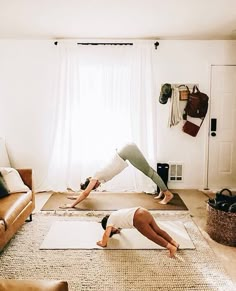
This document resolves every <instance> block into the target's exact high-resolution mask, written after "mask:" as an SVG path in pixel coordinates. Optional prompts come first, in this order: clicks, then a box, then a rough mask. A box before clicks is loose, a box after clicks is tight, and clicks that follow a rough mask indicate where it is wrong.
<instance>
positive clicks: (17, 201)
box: [0, 169, 35, 252]
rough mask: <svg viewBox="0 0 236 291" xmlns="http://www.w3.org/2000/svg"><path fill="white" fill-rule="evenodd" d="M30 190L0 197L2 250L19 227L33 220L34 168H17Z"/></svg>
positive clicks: (0, 240)
mask: <svg viewBox="0 0 236 291" xmlns="http://www.w3.org/2000/svg"><path fill="white" fill-rule="evenodd" d="M17 171H18V172H19V174H20V176H21V178H22V180H23V182H24V183H25V185H27V186H28V187H29V188H30V190H29V191H28V192H27V193H26V192H24V193H12V194H10V195H9V196H6V197H3V198H1V199H0V252H1V251H2V250H3V248H4V247H5V245H6V244H7V243H8V242H9V240H10V239H11V238H12V237H13V236H14V234H15V233H16V232H17V231H18V229H19V228H20V227H21V226H22V225H23V224H24V223H25V221H26V220H27V219H28V218H29V219H28V221H31V220H32V212H33V210H34V208H35V196H34V191H33V188H32V186H33V185H32V169H19V170H17Z"/></svg>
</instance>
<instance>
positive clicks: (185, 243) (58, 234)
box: [40, 221, 195, 250]
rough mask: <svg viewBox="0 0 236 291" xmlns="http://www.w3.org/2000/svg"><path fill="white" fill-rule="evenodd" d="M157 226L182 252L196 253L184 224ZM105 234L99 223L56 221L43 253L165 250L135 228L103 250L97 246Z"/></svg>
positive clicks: (122, 231)
mask: <svg viewBox="0 0 236 291" xmlns="http://www.w3.org/2000/svg"><path fill="white" fill-rule="evenodd" d="M157 223H158V225H159V227H161V228H162V229H164V230H165V231H166V232H167V233H168V234H169V235H170V236H171V237H173V238H174V239H175V240H176V241H177V242H178V243H179V244H180V249H195V246H194V245H193V243H192V241H191V239H190V237H189V235H188V233H187V231H186V229H185V227H184V224H183V223H182V222H181V221H158V222H157ZM103 232H104V231H103V229H102V227H101V224H100V223H98V222H90V221H56V222H54V223H53V224H52V226H51V228H50V230H49V232H48V234H47V235H46V237H45V239H44V241H43V243H42V244H41V246H40V249H41V250H44V249H45V250H46V249H55V250H59V249H104V250H107V249H108V250H109V249H140V250H142V249H143V250H144V249H163V247H161V246H159V245H157V244H155V243H154V242H152V241H150V240H149V239H147V238H146V237H145V236H143V235H142V234H141V233H139V232H138V231H137V230H136V229H135V228H133V229H122V230H121V233H120V234H116V235H113V237H112V238H110V239H109V241H108V245H107V247H106V248H102V247H99V246H98V245H97V244H96V242H97V241H98V240H101V239H102V235H103Z"/></svg>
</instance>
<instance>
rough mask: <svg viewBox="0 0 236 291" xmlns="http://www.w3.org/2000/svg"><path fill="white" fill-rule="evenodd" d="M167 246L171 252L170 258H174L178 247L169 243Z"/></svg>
mask: <svg viewBox="0 0 236 291" xmlns="http://www.w3.org/2000/svg"><path fill="white" fill-rule="evenodd" d="M166 248H167V249H168V250H169V252H170V254H169V257H170V258H174V256H175V253H176V251H177V247H175V246H173V245H172V244H170V243H168V245H167V246H166Z"/></svg>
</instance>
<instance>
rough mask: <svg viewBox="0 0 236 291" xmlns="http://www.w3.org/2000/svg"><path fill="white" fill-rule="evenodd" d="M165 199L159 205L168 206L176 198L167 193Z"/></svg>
mask: <svg viewBox="0 0 236 291" xmlns="http://www.w3.org/2000/svg"><path fill="white" fill-rule="evenodd" d="M164 195H165V198H164V199H162V200H161V201H160V202H159V203H160V204H167V203H169V202H170V200H172V199H173V198H174V195H173V194H172V193H171V192H170V191H165V192H164Z"/></svg>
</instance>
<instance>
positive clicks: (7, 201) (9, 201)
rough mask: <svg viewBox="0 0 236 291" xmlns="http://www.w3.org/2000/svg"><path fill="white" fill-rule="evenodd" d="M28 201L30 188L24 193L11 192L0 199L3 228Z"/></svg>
mask: <svg viewBox="0 0 236 291" xmlns="http://www.w3.org/2000/svg"><path fill="white" fill-rule="evenodd" d="M30 201H32V192H31V190H30V191H28V192H26V193H13V194H11V195H9V196H7V197H3V198H2V199H0V219H2V220H3V221H4V223H5V229H7V228H8V226H10V225H11V224H12V223H13V222H14V221H15V219H16V218H17V216H18V215H19V214H20V213H21V212H22V210H23V209H24V208H25V207H26V206H27V204H28V203H29V202H30Z"/></svg>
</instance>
